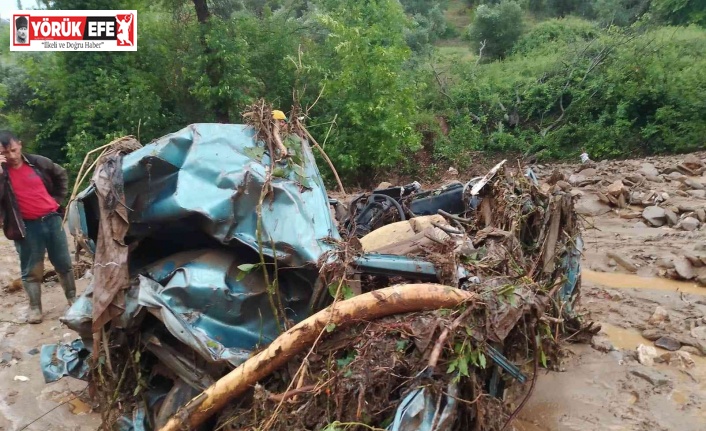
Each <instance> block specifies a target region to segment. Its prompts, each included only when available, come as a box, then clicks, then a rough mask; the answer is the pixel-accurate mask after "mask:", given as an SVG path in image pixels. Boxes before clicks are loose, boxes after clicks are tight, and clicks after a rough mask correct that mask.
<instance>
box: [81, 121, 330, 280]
mask: <svg viewBox="0 0 706 431" xmlns="http://www.w3.org/2000/svg"><path fill="white" fill-rule="evenodd" d="M262 149H263V144H262V143H259V142H258V141H257V140H256V137H255V130H254V129H252V128H251V127H248V126H245V125H236V124H192V125H190V126H188V127H186V128H184V129H182V130H180V131H178V132H176V133H172V134H170V135H167V136H164V137H162V138H160V139H158V140H157V141H155V142H154V143H152V144H149V145H146V146H145V147H144V148H142V149H140V150H137V151H134V152H132V153H130V154H128V155H126V156H125V157H124V158H123V164H122V171H123V180H124V189H125V201H126V205H127V207H128V208H130V209H131V211H129V221H130V229H129V231H128V235H129V236H131V237H133V238H134V239H139V238H142V237H145V236H148V235H150V234H152V233H153V231H154V229H156V228H157V227H159V226H160V225H164V224H167V223H172V222H175V221H183V220H188V221H189V224H190V225H191V226H193V227H195V228H197V229H198V230H200V231H202V232H204V233H206V234H207V235H209V236H210V237H212V238H213V239H215V240H217V241H218V242H220V243H221V244H226V245H230V244H232V243H233V242H239V243H241V244H245V245H246V246H248V247H250V248H252V249H253V250H257V249H258V241H257V236H256V231H257V213H256V208H257V204H258V201H259V198H260V194H261V191H262V188H263V184H264V182H265V178H266V176H267V170H268V169H269V166H270V159H269V156H268V155H267V154H266V153H263V152H262ZM299 150H300V151H298V153H299V155H300V159H301V163H302V166H301V168H302V169H301V170H298V169H290V168H288V167H287V165H285V164H282V163H277V164H276V165H275V166H276V171H277V172H275V175H273V177H272V182H271V185H272V189H273V193H272V197H268V198H267V199H266V200H265V203H264V204H263V206H262V232H261V237H262V239H263V243H264V244H263V246H264V247H263V251H264V254H265V255H266V256H269V257H274V255H275V251H274V250H272V247H271V241H270V240H272V241H274V244H275V248H276V250H277V259H278V260H279V261H281V262H283V263H285V264H287V265H290V266H302V265H306V264H310V265H316V263H317V261H318V259H319V257H320V256H321V255H322V254H323V253H324V252H325V251H328V250H330V249H331V247H330V246H329V245H328V243H327V241H326V239H327V238H333V239H340V236H339V234H338V231H337V229H336V226H335V224H334V222H333V220H332V218H331V215H330V213H329V207H328V196H327V194H326V189H325V187H324V184H323V180H322V178H321V175H320V174H319V171H318V168H317V166H316V162H315V160H314V155H313V153H312V152H311V148H310V147H309V144H308V143H307V142H306V141H303V140H302V141H301V149H299ZM302 173H303V176H304V177H305V180H302V178H301V177H300V175H301V174H302ZM302 183H306V185H307V186H308V187H304V186H303V185H302ZM87 197H88V196H84V197H83V198H84V199H85V198H87ZM78 225H81V223H80V221H79V223H78ZM88 236H89V237H90V235H88Z"/></svg>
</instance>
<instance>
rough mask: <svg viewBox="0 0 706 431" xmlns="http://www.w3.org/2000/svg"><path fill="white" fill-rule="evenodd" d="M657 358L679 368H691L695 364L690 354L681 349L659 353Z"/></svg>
mask: <svg viewBox="0 0 706 431" xmlns="http://www.w3.org/2000/svg"><path fill="white" fill-rule="evenodd" d="M659 358H660V360H661V361H663V362H666V363H667V364H668V365H672V366H677V367H681V368H693V367H694V365H696V363H695V362H694V359H693V358H692V357H691V355H690V354H689V353H687V352H685V351H683V350H678V351H676V352H667V353H664V354H662V355H660V357H659ZM653 360H654V358H653Z"/></svg>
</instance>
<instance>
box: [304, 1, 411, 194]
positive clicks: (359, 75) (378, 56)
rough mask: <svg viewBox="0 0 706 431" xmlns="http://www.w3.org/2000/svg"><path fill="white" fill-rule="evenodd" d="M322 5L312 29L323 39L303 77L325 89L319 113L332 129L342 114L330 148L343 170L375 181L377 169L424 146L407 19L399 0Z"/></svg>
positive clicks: (318, 120) (318, 118) (312, 52)
mask: <svg viewBox="0 0 706 431" xmlns="http://www.w3.org/2000/svg"><path fill="white" fill-rule="evenodd" d="M320 6H321V8H320V10H319V12H317V13H315V15H314V21H315V23H316V26H317V28H316V29H314V30H313V31H314V32H315V33H316V34H323V35H324V37H323V39H322V40H321V41H320V44H318V45H316V46H312V47H311V48H310V50H309V57H308V59H307V58H305V61H306V70H305V76H304V77H303V78H304V79H303V83H304V84H306V85H307V87H308V88H310V89H311V88H313V89H319V88H322V87H323V89H324V92H323V94H322V97H321V99H320V100H319V102H318V103H317V105H316V107H315V112H313V113H312V114H313V115H314V117H315V118H316V123H318V124H324V125H325V127H326V128H328V124H327V123H328V122H331V121H333V120H334V118H335V119H336V126H335V127H334V128H333V131H332V133H331V136H330V137H329V139H328V144H327V146H326V151H327V152H329V154H330V156H331V158H332V159H333V160H334V163H336V167H337V168H338V169H339V173H341V174H342V175H343V176H345V177H347V178H348V179H349V180H351V179H358V180H361V179H362V180H364V181H372V176H371V175H370V174H371V172H374V171H376V170H378V169H380V168H390V167H392V166H395V164H397V163H398V162H399V161H400V160H401V159H402V158H403V157H404V156H405V155H409V154H411V153H412V152H413V151H414V150H415V149H417V148H418V147H419V135H418V134H417V133H416V132H415V131H414V129H413V127H412V125H413V119H414V117H415V114H416V110H417V107H416V103H415V93H414V87H413V83H412V82H411V80H410V79H409V77H408V76H406V75H405V73H404V65H405V62H406V61H407V60H408V59H409V57H410V50H409V48H408V47H407V46H406V44H405V41H404V39H403V30H404V28H405V26H406V22H407V20H406V18H405V15H404V12H403V10H402V7H401V6H400V3H399V2H398V1H397V0H368V1H365V2H363V1H360V0H325V1H322V2H321V5H320ZM308 97H309V99H310V101H309V102H311V101H312V100H311V98H312V95H311V94H310V95H309V96H308ZM313 97H316V94H314V95H313ZM326 128H323V130H324V131H325V130H326ZM318 130H322V129H316V130H314V129H312V131H313V132H317V131H318ZM321 133H322V134H323V133H324V132H323V131H322V132H321Z"/></svg>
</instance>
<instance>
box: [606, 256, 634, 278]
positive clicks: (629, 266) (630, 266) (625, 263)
mask: <svg viewBox="0 0 706 431" xmlns="http://www.w3.org/2000/svg"><path fill="white" fill-rule="evenodd" d="M606 256H608V257H609V258H611V259H613V260H614V261H615V262H616V263H617V264H618V265H620V266H622V267H623V268H624V269H625V270H627V271H628V272H633V273H635V272H637V265H636V264H635V263H634V262H633V261H632V259H630V258H629V257H627V256H623V255H622V254H619V253H614V252H612V251H609V252H608V253H607V254H606Z"/></svg>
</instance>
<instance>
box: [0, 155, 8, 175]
mask: <svg viewBox="0 0 706 431" xmlns="http://www.w3.org/2000/svg"><path fill="white" fill-rule="evenodd" d="M3 163H7V158H6V157H5V156H3V155H2V154H0V174H1V173H2V165H3Z"/></svg>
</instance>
